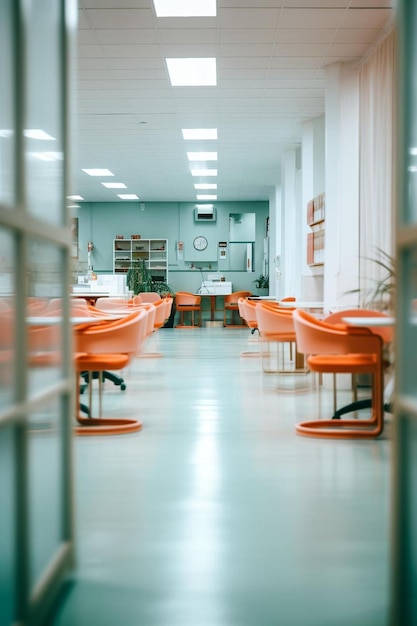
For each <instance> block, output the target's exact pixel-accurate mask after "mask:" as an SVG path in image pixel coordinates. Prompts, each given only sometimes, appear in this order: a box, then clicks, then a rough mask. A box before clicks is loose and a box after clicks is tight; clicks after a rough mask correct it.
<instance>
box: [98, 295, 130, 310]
mask: <svg viewBox="0 0 417 626" xmlns="http://www.w3.org/2000/svg"><path fill="white" fill-rule="evenodd" d="M127 304H128V303H127V301H126V299H125V298H121V297H114V298H106V297H100V298H97V300H96V309H98V310H99V311H109V312H111V311H114V310H119V309H123V308H124V307H126V306H127Z"/></svg>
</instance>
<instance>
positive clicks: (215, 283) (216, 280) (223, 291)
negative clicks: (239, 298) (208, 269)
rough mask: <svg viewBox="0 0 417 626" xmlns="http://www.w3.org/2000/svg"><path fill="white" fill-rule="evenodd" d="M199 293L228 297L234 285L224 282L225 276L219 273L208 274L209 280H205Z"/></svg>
mask: <svg viewBox="0 0 417 626" xmlns="http://www.w3.org/2000/svg"><path fill="white" fill-rule="evenodd" d="M198 293H199V294H200V295H202V296H204V294H206V295H210V296H226V295H229V294H231V293H232V283H231V282H229V281H227V280H224V276H222V274H220V273H219V272H217V273H215V274H207V280H203V282H202V283H201V287H200V288H199V290H198Z"/></svg>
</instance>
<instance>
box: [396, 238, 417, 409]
mask: <svg viewBox="0 0 417 626" xmlns="http://www.w3.org/2000/svg"><path fill="white" fill-rule="evenodd" d="M403 280H404V283H403V284H404V293H403V298H404V303H405V304H404V307H403V308H402V309H401V310H402V312H401V314H400V315H401V317H400V319H399V324H398V333H399V340H400V342H401V353H402V357H403V358H402V359H401V362H400V370H399V376H398V389H399V391H400V393H402V394H406V395H408V396H413V397H414V398H417V387H416V376H415V373H416V371H417V351H416V349H415V346H416V345H417V323H416V319H417V251H416V250H414V251H413V250H410V251H408V252H406V253H404V279H403Z"/></svg>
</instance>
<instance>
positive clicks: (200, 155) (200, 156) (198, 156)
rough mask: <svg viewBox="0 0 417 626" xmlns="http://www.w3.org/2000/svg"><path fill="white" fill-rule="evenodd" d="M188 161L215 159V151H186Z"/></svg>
mask: <svg viewBox="0 0 417 626" xmlns="http://www.w3.org/2000/svg"><path fill="white" fill-rule="evenodd" d="M187 157H188V160H189V161H217V152H187Z"/></svg>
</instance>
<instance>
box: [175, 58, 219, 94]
mask: <svg viewBox="0 0 417 626" xmlns="http://www.w3.org/2000/svg"><path fill="white" fill-rule="evenodd" d="M166 62H167V66H168V72H169V79H170V81H171V85H172V86H173V87H199V86H200V87H207V86H215V85H217V78H216V59H215V58H199V59H193V58H189V59H166Z"/></svg>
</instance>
